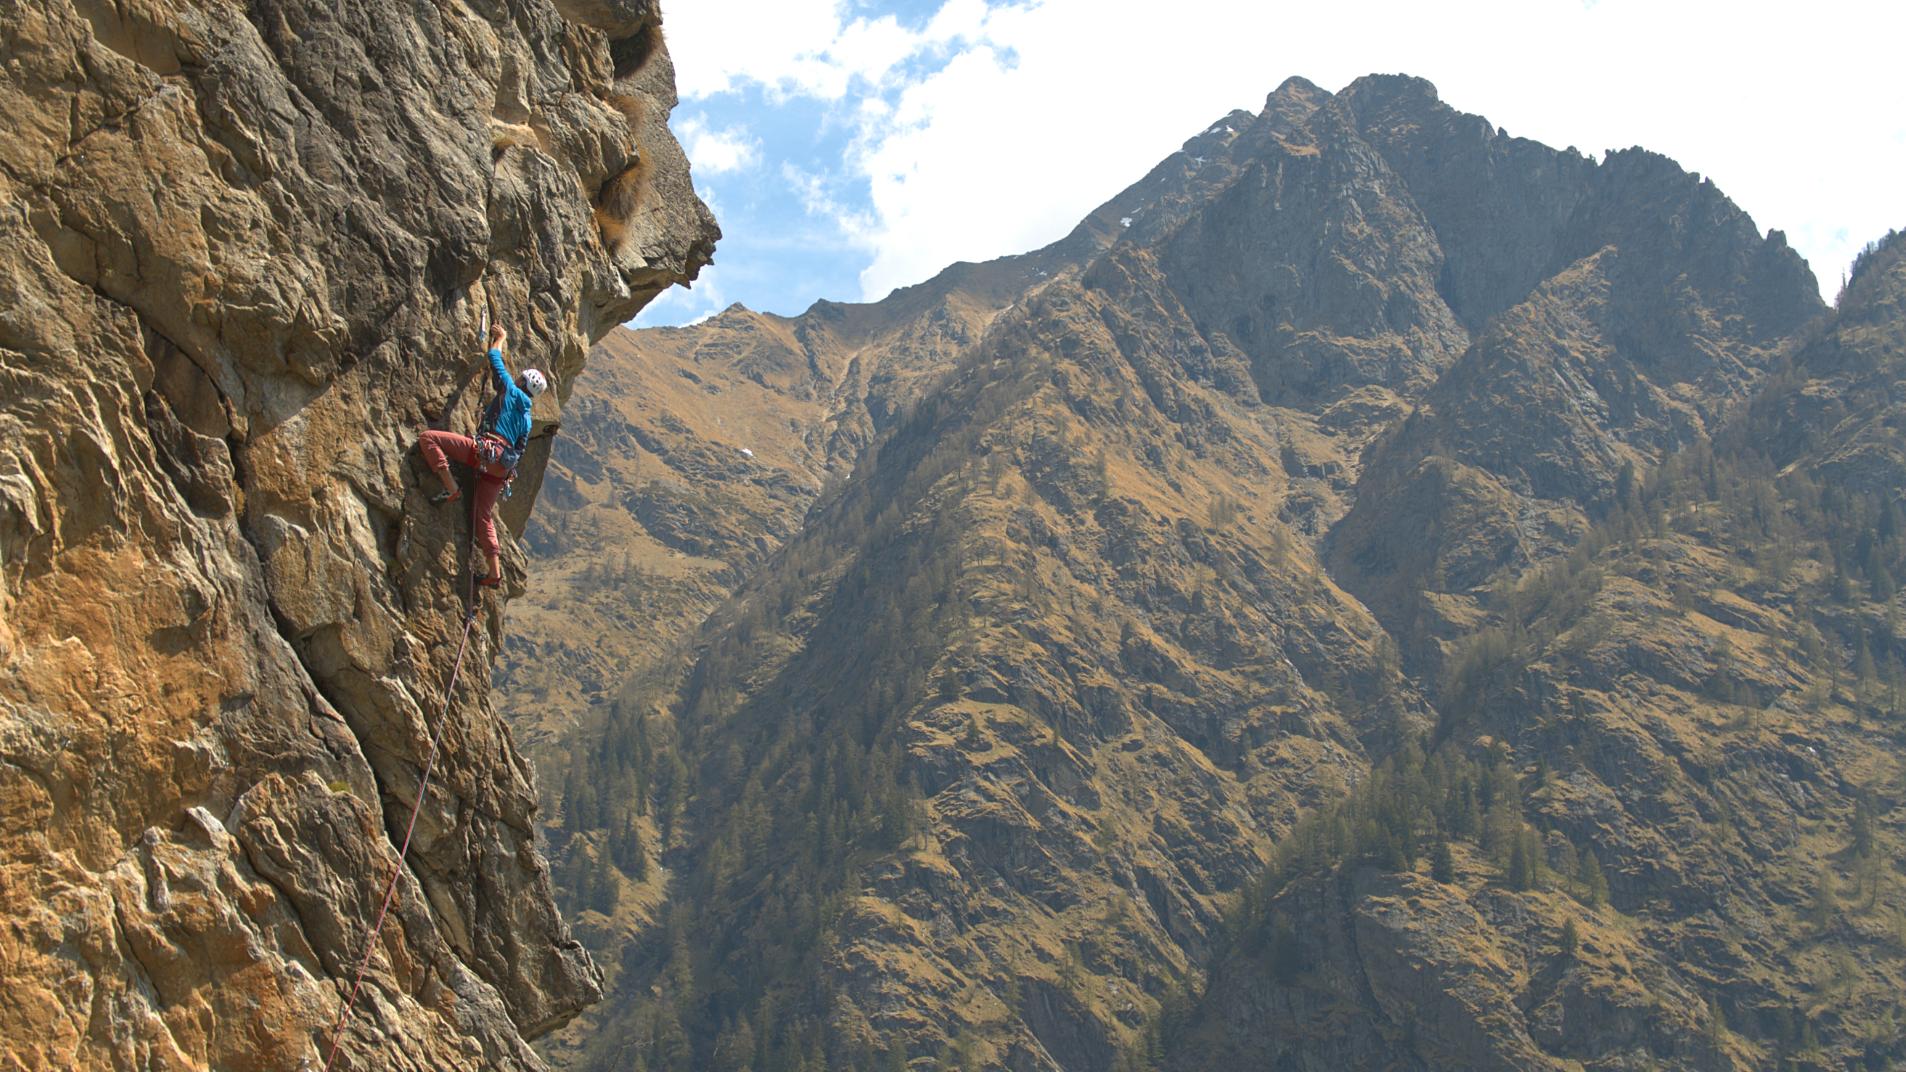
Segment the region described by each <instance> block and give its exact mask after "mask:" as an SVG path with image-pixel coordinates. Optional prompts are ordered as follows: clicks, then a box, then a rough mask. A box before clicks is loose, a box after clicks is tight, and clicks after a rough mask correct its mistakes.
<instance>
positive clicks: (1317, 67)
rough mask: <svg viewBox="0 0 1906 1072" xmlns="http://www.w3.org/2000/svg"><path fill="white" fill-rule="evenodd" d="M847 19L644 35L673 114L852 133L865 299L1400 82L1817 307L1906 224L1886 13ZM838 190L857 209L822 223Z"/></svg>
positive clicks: (1559, 3) (1100, 5)
mask: <svg viewBox="0 0 1906 1072" xmlns="http://www.w3.org/2000/svg"><path fill="white" fill-rule="evenodd" d="M854 6H857V7H860V8H866V7H868V6H871V5H868V4H865V3H863V4H859V5H854ZM851 10H852V6H850V5H848V4H845V3H838V2H834V0H695V2H693V3H688V2H686V0H684V2H683V3H682V6H681V7H680V9H679V10H675V9H671V10H670V12H669V21H668V24H667V25H668V29H669V34H670V41H671V47H672V49H673V51H674V55H675V59H676V63H677V68H678V71H679V73H680V77H681V82H682V89H683V92H684V95H685V96H687V97H689V98H691V99H692V98H694V97H696V96H707V95H711V94H715V93H720V92H723V91H725V90H728V89H734V88H738V87H742V86H746V85H750V84H756V85H760V86H762V87H764V88H766V89H767V90H768V91H769V92H770V94H771V95H779V96H781V97H787V96H796V95H798V96H806V97H811V98H814V99H817V100H821V101H826V102H832V103H833V104H835V105H836V106H837V107H838V108H839V109H840V111H841V113H842V118H843V121H846V122H849V123H851V124H853V125H854V127H855V129H856V131H857V137H856V139H855V142H854V148H853V149H852V150H851V151H850V153H849V154H848V157H847V158H846V159H845V160H843V161H841V162H840V168H841V169H843V170H842V171H841V172H840V173H838V174H835V175H834V182H833V185H834V186H835V188H836V191H837V192H836V193H835V194H834V195H833V196H832V197H831V200H832V201H833V202H834V205H835V208H836V209H838V210H839V211H838V212H836V213H835V216H836V218H839V219H842V220H845V221H847V223H846V224H844V227H845V226H847V225H851V226H852V227H853V228H856V229H855V230H845V229H844V231H843V233H846V234H849V235H850V236H851V237H854V238H855V240H856V241H857V242H858V243H860V244H862V245H864V246H865V248H867V249H868V250H869V251H870V252H871V253H872V257H873V260H872V263H871V264H870V265H869V266H868V268H867V269H866V271H865V272H864V273H863V275H862V277H861V283H862V289H863V291H864V296H866V297H869V298H877V297H879V296H881V295H882V294H884V293H886V292H887V290H889V289H890V288H892V287H894V286H898V285H904V284H908V283H912V282H916V281H918V280H920V279H923V278H925V277H927V276H929V275H931V274H932V273H933V272H935V271H937V270H939V269H940V268H941V267H943V266H945V265H946V264H948V263H950V262H951V261H953V260H959V259H966V260H973V259H983V258H987V257H993V256H999V255H1002V254H1006V253H1014V252H1021V251H1024V250H1027V249H1031V248H1033V247H1035V246H1037V245H1039V244H1041V243H1043V242H1046V241H1050V240H1052V239H1054V238H1057V237H1058V236H1060V235H1062V234H1064V233H1065V231H1066V230H1067V229H1069V228H1070V227H1071V226H1072V225H1073V223H1075V222H1076V221H1077V219H1078V218H1079V217H1080V216H1082V215H1083V214H1084V213H1085V212H1087V211H1089V210H1090V209H1091V208H1092V207H1093V206H1095V205H1096V204H1098V203H1099V202H1100V201H1102V200H1104V199H1105V198H1106V197H1109V196H1110V195H1111V194H1113V193H1115V192H1116V191H1117V190H1118V189H1120V188H1121V187H1123V186H1125V185H1127V184H1129V183H1130V182H1132V181H1134V180H1136V179H1137V178H1138V177H1139V176H1140V175H1142V174H1143V173H1144V172H1145V171H1146V170H1147V169H1148V168H1149V167H1150V166H1151V165H1152V164H1154V163H1156V162H1157V161H1158V160H1160V159H1162V158H1163V157H1165V156H1166V155H1168V154H1169V153H1170V152H1172V151H1173V150H1175V149H1176V148H1177V146H1178V144H1179V143H1180V142H1181V141H1182V140H1183V139H1184V138H1185V137H1187V136H1189V135H1190V134H1191V133H1193V132H1195V131H1197V130H1198V129H1200V128H1201V127H1202V126H1203V125H1204V124H1206V123H1208V122H1210V121H1211V120H1212V119H1214V118H1216V117H1218V116H1219V115H1221V114H1223V113H1224V112H1226V111H1228V110H1230V109H1232V108H1238V107H1243V108H1249V109H1253V110H1255V109H1256V108H1257V107H1259V106H1260V105H1261V103H1262V101H1263V97H1264V94H1265V93H1266V92H1268V91H1269V90H1270V89H1272V88H1273V87H1275V86H1276V85H1277V84H1278V83H1279V82H1281V81H1282V80H1283V79H1284V78H1285V77H1286V76H1287V75H1291V74H1301V75H1304V76H1306V77H1308V78H1311V79H1312V80H1314V81H1316V82H1317V83H1318V84H1320V85H1322V86H1324V87H1325V88H1326V89H1332V90H1335V89H1337V88H1340V87H1342V86H1343V85H1344V84H1346V83H1348V82H1349V81H1351V80H1352V79H1354V78H1355V77H1357V76H1358V75H1361V74H1365V73H1368V72H1371V71H1404V72H1409V73H1412V74H1418V75H1422V76H1424V77H1426V78H1429V79H1430V80H1431V81H1433V82H1435V83H1436V84H1437V86H1438V88H1439V90H1440V91H1441V93H1442V96H1443V99H1444V100H1446V101H1448V102H1449V103H1450V104H1452V105H1454V106H1455V107H1457V108H1460V109H1463V110H1465V111H1471V112H1477V113H1480V114H1482V115H1485V116H1488V117H1489V118H1490V119H1491V120H1492V121H1493V122H1495V123H1497V124H1500V125H1502V126H1505V127H1506V128H1507V129H1508V130H1509V131H1510V132H1511V133H1514V134H1519V135H1524V136H1527V137H1531V138H1535V139H1538V140H1541V141H1544V142H1547V143H1548V144H1551V145H1555V146H1565V145H1574V146H1577V147H1579V148H1580V149H1582V150H1583V151H1584V152H1587V153H1589V154H1591V155H1599V153H1600V151H1601V150H1603V149H1608V148H1619V147H1625V146H1628V145H1636V144H1639V145H1644V146H1647V147H1648V148H1651V149H1654V150H1656V151H1659V152H1662V153H1665V154H1667V155H1669V156H1672V157H1674V158H1675V159H1676V160H1678V161H1680V163H1681V164H1682V165H1683V166H1685V167H1687V168H1689V169H1690V170H1694V171H1698V172H1700V173H1702V174H1704V175H1708V176H1711V177H1712V178H1713V179H1714V181H1715V182H1716V183H1717V184H1718V185H1720V187H1721V188H1722V189H1724V190H1726V191H1727V192H1728V193H1729V194H1730V195H1731V196H1732V197H1733V198H1734V199H1735V200H1736V202H1737V203H1739V204H1740V205H1741V206H1742V207H1743V208H1745V209H1746V210H1747V211H1748V212H1750V213H1751V214H1753V216H1754V218H1755V220H1756V222H1757V223H1759V224H1760V225H1761V226H1762V227H1763V228H1768V227H1774V228H1781V229H1783V230H1785V231H1786V232H1787V234H1788V237H1789V240H1790V241H1792V242H1793V244H1794V245H1795V246H1796V247H1798V248H1799V249H1800V251H1801V252H1802V253H1803V254H1804V255H1806V256H1807V258H1808V260H1809V261H1810V262H1811V263H1812V264H1813V265H1814V270H1815V272H1816V274H1818V275H1819V276H1820V277H1821V283H1822V288H1823V290H1825V291H1826V292H1827V293H1828V294H1829V296H1830V295H1831V294H1832V293H1833V292H1834V291H1835V290H1836V289H1837V287H1838V283H1839V276H1840V272H1841V270H1842V269H1843V267H1844V266H1845V264H1846V263H1847V262H1848V261H1850V260H1851V258H1852V255H1853V254H1854V253H1855V252H1857V250H1858V248H1859V247H1860V246H1861V245H1863V244H1864V243H1865V242H1866V241H1868V240H1869V239H1871V238H1874V237H1877V236H1878V235H1880V234H1883V233H1884V232H1885V231H1886V230H1887V229H1888V228H1889V227H1898V226H1902V225H1906V203H1903V202H1902V201H1901V199H1900V197H1899V195H1898V177H1899V176H1900V175H1902V174H1906V80H1900V79H1898V78H1897V76H1896V74H1895V73H1894V72H1895V63H1894V61H1893V58H1892V57H1891V56H1890V55H1889V53H1890V51H1891V50H1893V49H1894V48H1895V47H1896V42H1897V41H1898V40H1899V39H1900V33H1901V31H1902V30H1906V14H1902V11H1901V9H1900V8H1899V7H1898V5H1897V3H1894V2H1891V0H1816V2H1815V3H1812V4H1809V5H1808V6H1807V7H1806V8H1805V10H1804V11H1803V12H1800V13H1798V14H1796V13H1795V9H1794V8H1793V7H1792V6H1791V5H1790V4H1786V3H1778V4H1776V3H1766V2H1752V0H1750V2H1745V3H1737V4H1734V5H1730V6H1728V7H1727V8H1726V9H1725V10H1716V9H1714V8H1713V7H1712V6H1711V5H1707V4H1699V3H1693V2H1688V0H1680V2H1671V0H1594V2H1590V3H1585V2H1583V0H1471V2H1468V3H1464V4H1423V3H1421V2H1420V0H1367V2H1364V3H1358V4H1354V5H1353V4H1343V5H1307V6H1303V7H1297V6H1293V5H1268V4H1265V5H1245V4H1239V3H1236V2H1235V0H1175V2H1174V3H1173V4H1171V5H1169V6H1168V7H1166V8H1163V9H1162V10H1161V8H1160V6H1159V5H1158V4H1156V3H1155V2H1154V0H1019V2H1014V3H994V4H992V5H990V6H989V5H987V4H985V3H983V2H982V0H948V2H947V3H945V4H944V5H943V6H942V7H941V8H940V9H939V10H938V13H937V14H936V15H935V16H934V17H933V18H932V19H931V20H929V21H928V22H927V24H926V25H925V26H923V27H922V28H920V29H918V30H909V29H907V28H905V27H904V26H902V25H900V24H899V23H897V22H895V21H894V20H893V19H892V18H891V17H886V18H866V17H855V16H852V15H851ZM737 27H745V28H746V30H745V32H737V29H736V28H737ZM829 170H830V171H831V170H832V169H831V168H830V169H829ZM845 180H853V181H854V182H856V183H864V189H865V196H866V197H867V207H866V208H865V209H864V210H863V209H859V208H858V207H849V208H842V207H841V206H842V205H843V204H846V203H847V202H846V199H845V198H844V197H843V196H842V195H841V194H840V193H839V192H838V189H839V187H840V185H841V183H842V182H843V181H845Z"/></svg>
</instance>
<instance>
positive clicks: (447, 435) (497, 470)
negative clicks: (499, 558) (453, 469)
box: [417, 429, 510, 558]
mask: <svg viewBox="0 0 1906 1072" xmlns="http://www.w3.org/2000/svg"><path fill="white" fill-rule="evenodd" d="M417 446H418V447H419V448H420V449H422V450H423V452H424V463H425V464H427V465H429V466H430V468H432V469H434V470H436V471H437V472H438V473H448V472H449V471H450V463H451V462H460V463H462V464H464V465H467V466H469V467H470V468H472V469H475V470H476V471H477V485H476V494H475V495H474V496H473V497H472V498H471V501H470V524H471V525H473V526H475V528H476V544H477V547H478V548H479V549H480V550H482V552H483V553H484V554H486V555H488V556H490V557H491V558H495V557H496V555H497V553H498V552H499V551H500V550H501V545H499V544H498V543H497V541H496V517H495V513H496V497H497V496H499V495H501V494H503V484H504V483H505V482H506V481H508V480H509V478H510V473H509V470H507V469H504V468H501V467H499V466H494V465H485V464H484V463H483V459H482V458H480V457H478V456H477V445H476V440H474V439H471V438H470V437H469V436H467V435H458V434H457V433H455V432H439V431H436V430H435V429H431V430H429V431H426V432H424V433H423V434H422V435H420V436H418V437H417Z"/></svg>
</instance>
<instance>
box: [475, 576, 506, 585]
mask: <svg viewBox="0 0 1906 1072" xmlns="http://www.w3.org/2000/svg"><path fill="white" fill-rule="evenodd" d="M476 583H477V587H478V588H496V587H498V586H500V585H502V583H503V575H502V574H500V573H498V574H494V575H492V574H488V573H486V574H484V575H483V576H481V577H478V578H477V579H476Z"/></svg>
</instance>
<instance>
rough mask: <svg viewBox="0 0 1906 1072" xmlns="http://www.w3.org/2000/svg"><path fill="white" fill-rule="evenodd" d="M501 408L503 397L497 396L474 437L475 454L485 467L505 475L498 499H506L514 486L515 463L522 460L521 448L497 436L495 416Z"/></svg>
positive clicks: (484, 414) (485, 413) (486, 411)
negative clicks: (501, 492) (500, 471)
mask: <svg viewBox="0 0 1906 1072" xmlns="http://www.w3.org/2000/svg"><path fill="white" fill-rule="evenodd" d="M502 406H503V396H502V395H498V396H497V397H496V399H495V400H493V401H492V402H491V403H490V406H489V408H488V409H487V410H485V411H484V412H483V423H482V425H480V426H479V428H478V431H477V435H476V452H477V458H478V460H480V461H482V462H483V464H484V465H485V466H489V467H492V468H495V469H501V470H503V472H504V473H505V474H506V475H505V476H504V477H503V494H502V495H501V496H500V497H501V498H504V499H507V498H509V497H510V492H511V490H513V489H514V488H515V486H516V463H517V462H520V461H522V460H523V448H522V447H519V446H517V445H516V444H514V443H512V442H510V441H509V440H507V439H504V438H503V437H502V436H501V435H498V434H497V432H496V415H497V411H498V410H499V409H501V408H502Z"/></svg>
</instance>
